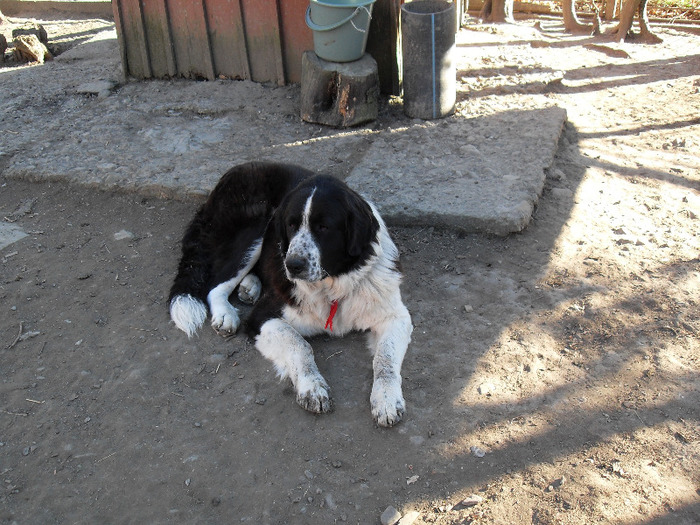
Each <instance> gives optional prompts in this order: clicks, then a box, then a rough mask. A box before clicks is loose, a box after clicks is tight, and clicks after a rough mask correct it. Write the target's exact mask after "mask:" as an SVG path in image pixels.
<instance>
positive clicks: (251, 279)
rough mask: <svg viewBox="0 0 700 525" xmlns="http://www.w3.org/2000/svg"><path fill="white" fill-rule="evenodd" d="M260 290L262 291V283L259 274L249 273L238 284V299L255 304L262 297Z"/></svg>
mask: <svg viewBox="0 0 700 525" xmlns="http://www.w3.org/2000/svg"><path fill="white" fill-rule="evenodd" d="M260 292H262V284H261V283H260V279H258V276H257V275H253V274H252V273H249V274H248V275H246V276H245V277H244V278H243V280H242V281H241V284H239V285H238V299H240V301H241V302H242V303H246V304H255V303H257V302H258V299H260Z"/></svg>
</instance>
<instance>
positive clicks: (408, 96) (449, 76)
mask: <svg viewBox="0 0 700 525" xmlns="http://www.w3.org/2000/svg"><path fill="white" fill-rule="evenodd" d="M401 31H402V50H403V108H404V112H405V113H406V115H408V116H409V117H412V118H421V119H435V118H441V117H444V116H447V115H450V114H451V113H452V112H454V108H455V101H456V97H457V87H456V85H457V78H456V71H455V61H454V56H455V6H454V4H452V3H449V2H443V1H440V0H417V1H414V2H410V3H407V4H403V5H402V6H401Z"/></svg>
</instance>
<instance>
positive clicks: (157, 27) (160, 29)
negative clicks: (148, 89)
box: [142, 0, 177, 78]
mask: <svg viewBox="0 0 700 525" xmlns="http://www.w3.org/2000/svg"><path fill="white" fill-rule="evenodd" d="M142 9H143V25H144V28H145V31H146V40H147V41H148V54H149V56H150V62H151V70H152V72H153V76H154V77H157V78H163V77H173V76H175V75H176V74H177V67H176V65H175V54H174V50H173V39H172V35H171V34H170V24H169V23H168V10H167V7H166V5H165V0H148V1H147V2H143V3H142Z"/></svg>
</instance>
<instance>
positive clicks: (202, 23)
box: [167, 0, 216, 79]
mask: <svg viewBox="0 0 700 525" xmlns="http://www.w3.org/2000/svg"><path fill="white" fill-rule="evenodd" d="M167 8H168V15H169V19H170V31H171V34H172V39H173V49H174V51H175V64H176V67H177V72H178V74H180V75H183V76H185V77H190V78H208V79H214V78H215V76H216V75H215V74H214V64H213V61H212V56H211V46H210V43H209V32H208V30H207V20H206V15H205V9H204V4H203V3H202V1H193V0H168V3H167Z"/></svg>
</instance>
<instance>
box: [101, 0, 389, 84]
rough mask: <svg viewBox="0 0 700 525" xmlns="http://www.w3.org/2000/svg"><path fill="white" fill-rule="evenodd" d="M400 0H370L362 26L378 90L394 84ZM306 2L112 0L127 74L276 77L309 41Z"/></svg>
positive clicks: (296, 64)
mask: <svg viewBox="0 0 700 525" xmlns="http://www.w3.org/2000/svg"><path fill="white" fill-rule="evenodd" d="M401 3H402V0H377V2H376V4H375V8H374V9H375V13H376V15H375V16H373V21H372V24H373V27H372V28H371V29H370V44H368V51H369V52H371V53H372V56H374V58H375V59H377V62H378V63H379V64H380V69H382V72H381V73H383V75H380V76H382V77H383V79H382V87H383V90H384V91H386V92H396V90H397V89H398V88H397V86H398V85H399V84H400V80H399V76H400V71H399V67H398V65H399V64H400V62H397V44H398V31H399V25H398V16H399V7H398V6H400V4H401ZM308 5H309V0H113V1H112V7H113V10H114V20H115V23H116V26H117V34H118V37H119V43H120V48H121V53H122V64H123V65H124V72H125V74H126V75H127V76H132V77H135V78H169V77H175V76H182V77H186V78H198V79H210V80H211V79H214V78H220V77H223V78H232V79H250V80H254V81H256V82H274V83H277V84H279V85H284V84H286V83H289V82H299V81H300V80H301V57H302V54H303V52H304V51H306V50H309V49H313V34H312V32H311V30H310V29H309V28H308V27H307V26H306V23H305V21H304V17H305V12H306V8H307V7H308ZM370 48H371V49H370ZM398 52H400V49H398ZM385 84H386V86H387V88H388V89H385Z"/></svg>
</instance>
